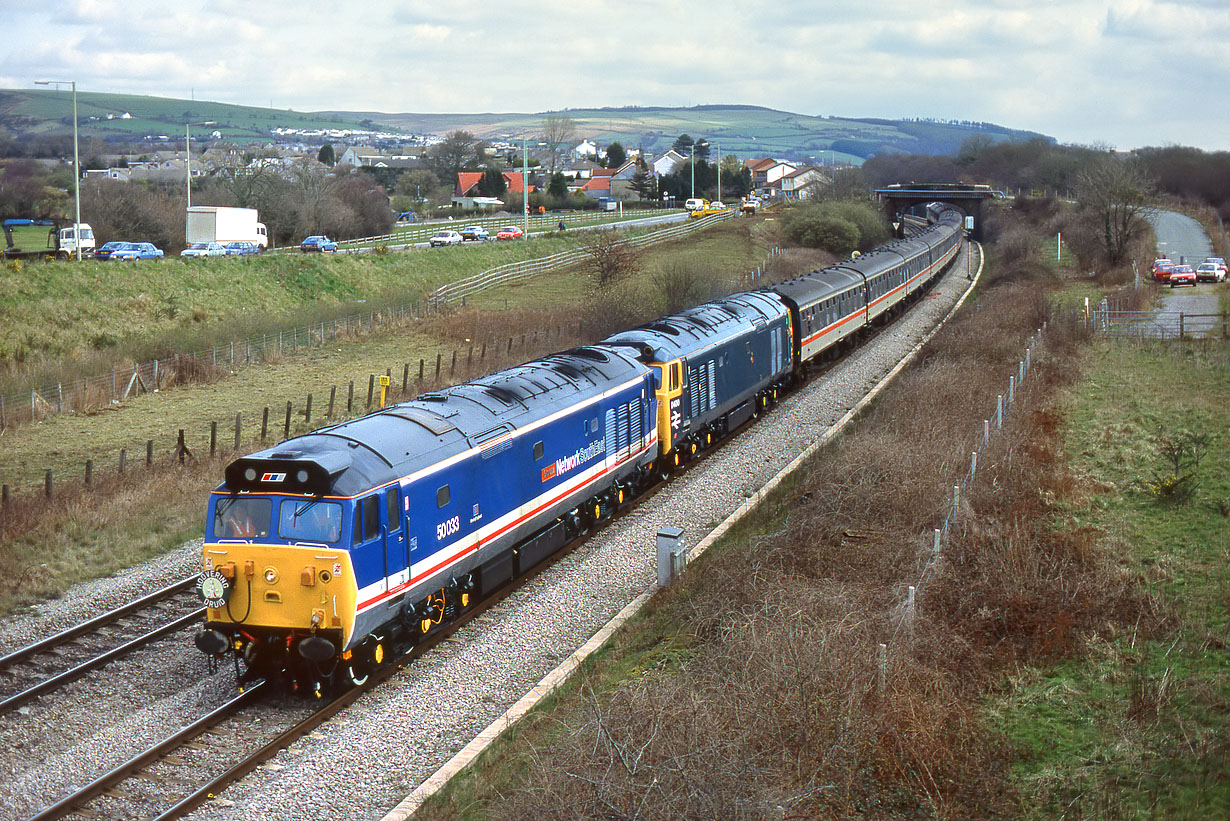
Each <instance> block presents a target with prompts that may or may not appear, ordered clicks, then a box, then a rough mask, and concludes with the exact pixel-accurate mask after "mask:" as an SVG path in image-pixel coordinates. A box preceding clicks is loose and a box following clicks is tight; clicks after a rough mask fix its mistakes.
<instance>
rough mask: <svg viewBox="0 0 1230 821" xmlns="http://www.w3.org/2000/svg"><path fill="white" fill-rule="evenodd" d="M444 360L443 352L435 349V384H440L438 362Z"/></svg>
mask: <svg viewBox="0 0 1230 821" xmlns="http://www.w3.org/2000/svg"><path fill="white" fill-rule="evenodd" d="M443 361H444V354H442V353H440V352H439V351H436V384H437V385H438V384H440V363H441V362H443Z"/></svg>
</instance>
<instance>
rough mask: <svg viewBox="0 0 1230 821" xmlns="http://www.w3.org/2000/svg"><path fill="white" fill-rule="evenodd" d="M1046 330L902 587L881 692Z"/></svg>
mask: <svg viewBox="0 0 1230 821" xmlns="http://www.w3.org/2000/svg"><path fill="white" fill-rule="evenodd" d="M1046 329H1047V324H1046V323H1043V325H1042V327H1041V328H1040V329H1038V330H1037V331H1036V332H1035V334H1034V335H1033V337H1031V338H1030V340H1029V344H1028V346H1027V347H1026V348H1025V352H1024V354H1023V356H1022V358H1021V359H1020V360H1019V361H1018V362H1017V368H1016V373H1013V374H1010V375H1009V376H1008V382H1007V385H1006V386H1005V387H1006V390H1005V392H1004V393H1001V394H998V395H997V396H996V398H995V407H994V408H993V409H992V411H991V413H990V414H989V416H988V417H987V418H986V419H984V420H983V422H982V436H981V438H980V439H979V440H978V447H977V448H975V449H974V450H972V451H970V455H969V470H968V471H966V473H965V475H964V476H963V477H962V478H961V481H960V483H959V484H955V485H953V486H952V497H951V500H950V502H949V503H948V504H947V505H945V508H944V510H943V512H942V515H943V521H942V522H941V524H940V526H939V527H937V528H935V529H934V530H933V531H932V542H931V550H930V552H929V553H928V554H927V556H926V559H925V561H924V563H923V567H922V571H921V572H920V573H919V574H918V578H917V579H916V580H915V581H914V583H913V584H910V585H907V586H906V591H905V600H904V601H902V602H901V605H900V606H899V607H898V608H897V609H896V611H895V612H894V614H893V616H892V621H893V631H892V634H891V636H890V637H889V639H888V641H886V642H882V643H880V645H879V647H878V648H877V658H876V665H877V671H878V680H877V685H878V688H879V690H880V692H881V693H883V692H884V689H885V687H886V685H887V679H888V666H889V658H888V651H889V648H890V647H892V646H894V645H895V644H896V642H897V639H898V637H899V635H900V634H901V632H902V631H903V630H904V631H907V632H908V631H909V629H910V627H911V626H912V624H913V621H914V616H915V613H916V612H917V608H918V595H919V592H920V591H921V590H922V588H923V585H924V584H925V583H926V582H927V580H928V579H929V578H931V577H933V576H934V575H936V574H937V573H938V572H939V570H940V567H941V565H942V563H943V560H944V549H945V547H946V546H948V545H949V544H950V543H951V537H952V533H953V530H954V528H955V527H956V526H957V524H958V523H959V520H960V518H961V499H962V497H963V496H964V495H966V494H968V493H969V491H970V489H971V487H972V486H973V484H974V481H975V480H976V479H977V476H978V465H979V462H985V457H986V454H987V451H988V450H990V448H991V445H992V444H993V443H994V442H995V441H996V438H997V437H998V436H1000V435H1001V434H1002V433H1003V428H1004V417H1005V416H1006V415H1007V414H1008V413H1010V412H1011V411H1012V409H1013V408H1014V407H1015V406H1016V403H1017V402H1018V400H1020V398H1021V395H1022V392H1023V390H1024V387H1025V382H1026V380H1027V379H1028V378H1029V376H1030V374H1031V373H1032V370H1033V361H1034V359H1035V358H1036V357H1037V355H1038V351H1039V349H1040V348H1041V346H1042V344H1043V341H1044V339H1045V333H1046Z"/></svg>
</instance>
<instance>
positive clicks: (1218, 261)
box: [1204, 257, 1226, 279]
mask: <svg viewBox="0 0 1230 821" xmlns="http://www.w3.org/2000/svg"><path fill="white" fill-rule="evenodd" d="M1204 261H1205V262H1211V263H1213V264H1214V265H1216V266H1217V267H1218V268H1220V269H1221V272H1222V273H1223V274H1225V273H1226V261H1225V260H1224V259H1222V258H1221V257H1205V258H1204ZM1223 279H1224V277H1223Z"/></svg>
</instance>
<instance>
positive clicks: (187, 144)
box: [184, 120, 214, 208]
mask: <svg viewBox="0 0 1230 821" xmlns="http://www.w3.org/2000/svg"><path fill="white" fill-rule="evenodd" d="M213 124H214V121H213V120H204V121H202V122H199V123H184V164H185V166H186V167H187V169H188V207H189V208H191V207H192V133H191V131H190V129H191V128H192V126H194V125H213Z"/></svg>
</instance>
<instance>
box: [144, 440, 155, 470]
mask: <svg viewBox="0 0 1230 821" xmlns="http://www.w3.org/2000/svg"><path fill="white" fill-rule="evenodd" d="M153 466H154V440H153V439H146V440H145V467H146V468H152V467H153Z"/></svg>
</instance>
